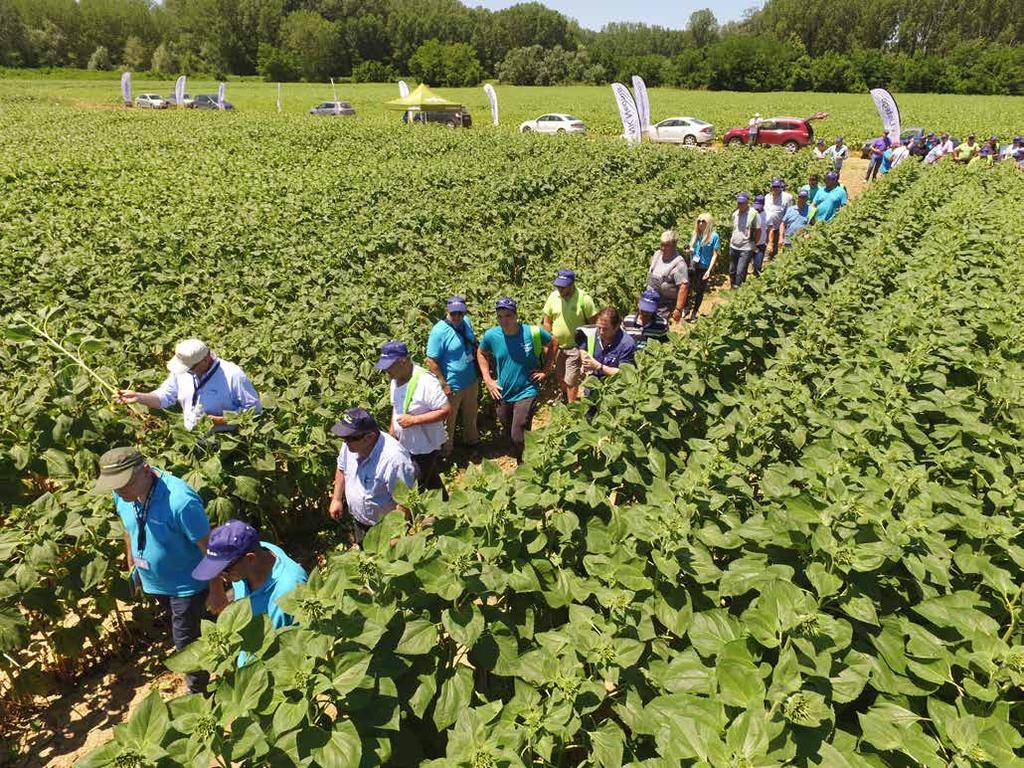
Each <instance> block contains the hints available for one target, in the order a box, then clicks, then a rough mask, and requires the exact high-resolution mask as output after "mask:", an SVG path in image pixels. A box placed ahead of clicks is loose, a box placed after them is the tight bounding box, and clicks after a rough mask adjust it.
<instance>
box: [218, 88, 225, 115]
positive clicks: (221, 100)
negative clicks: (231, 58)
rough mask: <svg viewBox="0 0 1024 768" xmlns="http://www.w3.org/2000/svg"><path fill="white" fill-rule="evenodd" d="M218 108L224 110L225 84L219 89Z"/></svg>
mask: <svg viewBox="0 0 1024 768" xmlns="http://www.w3.org/2000/svg"><path fill="white" fill-rule="evenodd" d="M217 108H218V109H224V83H221V84H220V85H219V86H218V87H217Z"/></svg>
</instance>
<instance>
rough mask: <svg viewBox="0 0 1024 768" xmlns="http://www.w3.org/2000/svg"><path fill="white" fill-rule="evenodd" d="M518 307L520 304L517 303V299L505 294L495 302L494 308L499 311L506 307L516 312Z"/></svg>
mask: <svg viewBox="0 0 1024 768" xmlns="http://www.w3.org/2000/svg"><path fill="white" fill-rule="evenodd" d="M518 308H519V305H518V304H516V300H515V299H510V298H509V297H508V296H503V297H502V298H500V299H498V300H497V301H496V302H495V303H494V309H495V311H498V312H500V311H501V310H503V309H506V310H508V311H509V312H515V311H516V310H517V309H518Z"/></svg>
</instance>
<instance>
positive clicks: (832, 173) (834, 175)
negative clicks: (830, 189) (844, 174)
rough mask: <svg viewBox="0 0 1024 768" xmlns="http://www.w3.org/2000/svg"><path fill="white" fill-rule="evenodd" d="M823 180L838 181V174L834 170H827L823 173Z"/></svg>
mask: <svg viewBox="0 0 1024 768" xmlns="http://www.w3.org/2000/svg"><path fill="white" fill-rule="evenodd" d="M825 181H839V174H838V173H836V172H835V171H829V172H828V173H826V174H825Z"/></svg>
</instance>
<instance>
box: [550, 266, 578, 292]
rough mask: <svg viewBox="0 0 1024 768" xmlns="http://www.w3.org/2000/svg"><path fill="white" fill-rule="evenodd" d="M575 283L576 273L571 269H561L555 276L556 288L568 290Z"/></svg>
mask: <svg viewBox="0 0 1024 768" xmlns="http://www.w3.org/2000/svg"><path fill="white" fill-rule="evenodd" d="M575 282H576V273H575V272H573V271H572V270H571V269H560V270H558V274H557V275H555V286H556V287H558V288H568V287H569V286H570V285H572V284H573V283H575Z"/></svg>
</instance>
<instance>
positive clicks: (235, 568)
mask: <svg viewBox="0 0 1024 768" xmlns="http://www.w3.org/2000/svg"><path fill="white" fill-rule="evenodd" d="M192 578H194V579H196V580H197V581H208V582H210V583H211V584H212V583H213V582H215V581H217V582H221V583H222V584H223V581H228V582H230V583H231V587H232V591H233V595H234V599H235V600H242V599H244V598H246V597H248V598H249V602H250V604H251V605H252V615H253V616H259V615H260V614H263V613H265V614H267V616H268V617H269V618H270V623H271V625H272V626H273V627H274V628H275V629H280V628H281V627H286V626H288V625H289V624H292V623H293V622H294V619H293V618H292V616H290V615H289V614H287V613H285V612H284V611H283V610H281V607H280V606H279V605H278V604H277V601H278V600H280V599H281V598H282V597H284V596H285V595H287V594H288V593H289V592H291V591H292V590H293V589H295V587H297V586H298V585H299V584H305V583H306V578H307V577H306V571H305V570H304V569H303V567H302V566H301V565H299V564H298V563H296V562H295V561H294V560H292V559H291V558H290V557H288V555H286V554H285V553H284V550H282V549H281V548H280V547H278V546H277V545H275V544H271V543H270V542H269V541H261V540H260V535H259V533H258V532H257V531H256V529H255V528H253V527H252V526H251V525H249V524H248V523H244V522H242V521H241V520H228V521H227V522H226V523H224V525H220V526H218V527H216V528H214V529H213V530H212V531H210V540H209V542H208V543H207V546H206V556H205V557H203V559H202V560H201V561H200V563H199V565H197V566H196V567H195V568H194V569H193V570H192ZM243 662H244V658H240V659H239V664H241V663H243Z"/></svg>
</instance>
